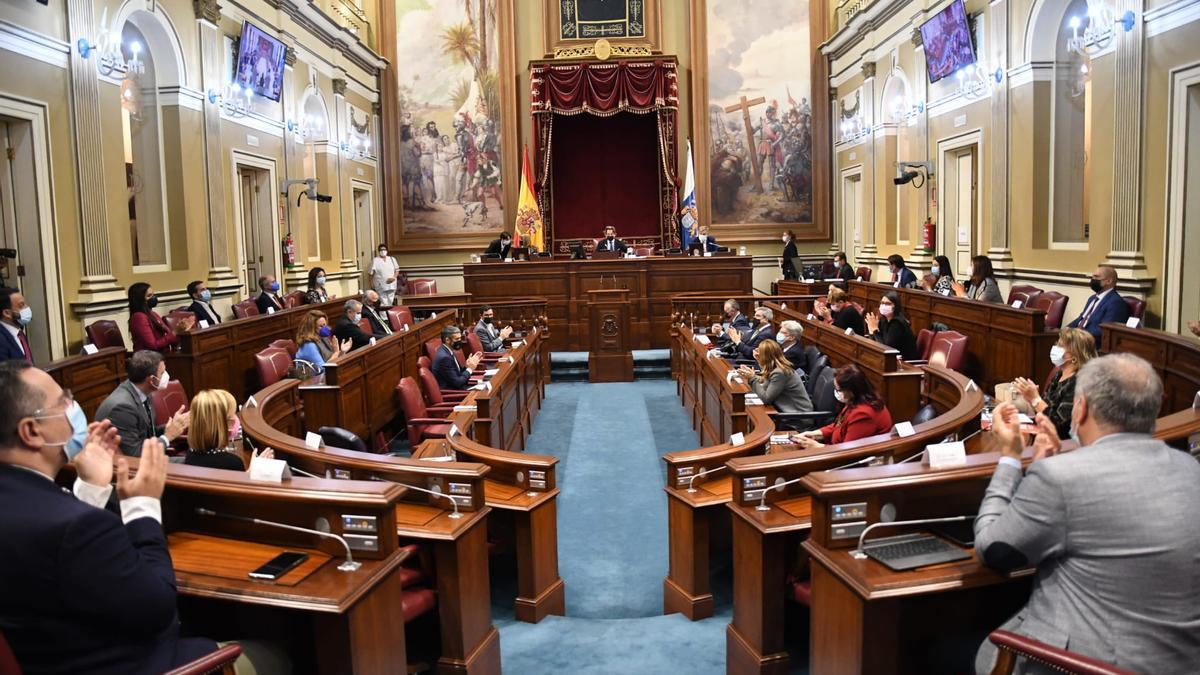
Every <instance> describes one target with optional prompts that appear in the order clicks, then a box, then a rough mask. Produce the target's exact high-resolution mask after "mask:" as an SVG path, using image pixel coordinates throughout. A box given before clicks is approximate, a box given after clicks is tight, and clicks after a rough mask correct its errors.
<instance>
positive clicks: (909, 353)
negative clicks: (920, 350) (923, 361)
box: [871, 316, 917, 361]
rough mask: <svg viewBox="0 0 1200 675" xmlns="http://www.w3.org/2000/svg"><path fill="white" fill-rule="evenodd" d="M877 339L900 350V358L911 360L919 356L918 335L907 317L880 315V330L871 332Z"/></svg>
mask: <svg viewBox="0 0 1200 675" xmlns="http://www.w3.org/2000/svg"><path fill="white" fill-rule="evenodd" d="M871 337H872V338H873V339H874V340H875V341H876V342H880V343H883V344H885V345H887V346H889V347H891V348H892V349H895V350H896V351H898V352H900V358H902V359H904V360H906V361H911V360H913V359H915V358H917V336H916V335H913V331H912V326H910V325H909V324H908V321H907V320H905V319H886V318H884V317H882V316H881V317H879V330H877V331H875V332H874V333H872V334H871Z"/></svg>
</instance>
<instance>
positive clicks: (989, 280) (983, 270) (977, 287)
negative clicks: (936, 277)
mask: <svg viewBox="0 0 1200 675" xmlns="http://www.w3.org/2000/svg"><path fill="white" fill-rule="evenodd" d="M967 274H968V275H969V276H970V279H968V281H970V285H969V286H966V287H964V286H963V285H962V284H961V283H960V282H957V281H954V282H951V287H952V288H953V289H954V294H955V295H957V296H958V297H960V298H970V299H972V300H983V301H984V302H1000V303H1003V302H1004V296H1002V295H1000V284H998V283H996V277H995V276H993V273H992V259H991V258H989V257H987V256H986V255H977V256H975V257H974V258H971V267H970V269H969V270H968V271H967Z"/></svg>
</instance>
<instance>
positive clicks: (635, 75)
mask: <svg viewBox="0 0 1200 675" xmlns="http://www.w3.org/2000/svg"><path fill="white" fill-rule="evenodd" d="M676 71H677V65H676V63H675V61H674V60H673V59H654V60H641V61H616V62H604V63H562V64H558V63H542V64H534V65H533V66H532V67H531V68H530V81H531V89H532V91H531V99H532V100H531V109H532V113H533V128H534V143H535V146H536V147H535V148H534V151H535V157H536V169H535V173H536V178H535V181H536V183H537V189H538V201H539V207H540V208H541V210H542V218H543V222H544V223H545V227H546V233H547V239H548V240H547V242H546V246H547V248H548V249H549V250H551V251H554V252H556V253H568V252H569V251H570V246H571V245H572V244H573V243H575V242H582V243H584V244H585V245H587V246H590V244H591V237H592V236H597V235H598V234H599V232H598V231H592V230H588V231H587V232H582V231H578V230H576V227H575V226H574V224H575V223H579V224H580V225H579V227H591V226H592V225H594V224H592V223H590V222H589V221H587V220H578V219H574V218H572V226H571V227H569V228H568V229H570V230H571V231H569V232H567V231H564V232H556V231H555V226H554V209H553V208H551V206H552V205H554V204H555V201H554V198H555V195H554V181H553V180H552V179H551V178H552V177H553V176H554V175H555V174H554V166H553V161H558V162H560V163H562V162H565V161H571V162H576V163H585V162H589V161H594V160H597V159H600V160H602V161H604V158H605V157H607V158H609V159H608V160H607V162H608V165H593V168H592V171H594V172H606V173H608V174H610V175H612V174H614V173H616V174H620V173H621V172H626V171H628V167H626V166H622V165H621V164H620V162H621V161H623V159H626V158H628V157H629V156H630V154H629V153H622V152H611V153H604V154H603V155H601V156H593V157H586V156H580V154H579V153H573V155H572V156H570V157H569V158H568V157H567V156H563V155H556V153H555V152H554V148H553V144H554V137H555V130H554V122H555V118H556V117H560V116H573V115H581V114H587V115H594V116H597V117H609V116H612V115H616V114H617V113H622V112H627V113H636V114H640V115H651V114H653V115H654V116H655V118H656V127H657V131H658V133H657V141H658V143H657V144H658V148H657V156H658V157H657V158H658V164H659V166H658V167H657V169H658V172H659V174H660V175H659V180H658V181H657V183H658V186H657V195H656V196H657V202H658V203H657V205H656V207H657V212H658V231H657V232H654V233H653V234H651V233H648V232H647V233H645V235H642V233H634V236H632V237H628V238H627V241H630V243H632V244H634V245H648V244H649V245H656V246H661V247H671V246H678V245H679V232H678V228H677V227H675V210H676V208H675V207H676V202H677V200H678V199H677V194H678V190H679V177H678V175H677V172H676V170H675V167H676V164H677V159H676V157H677V148H676V144H677V134H678V115H679V90H678V81H677V72H676ZM589 126H590V125H580V124H569V125H564V127H565V128H567V129H569V130H574V132H576V133H578V131H579V130H586V129H587V128H588V127H589ZM638 139H639V136H638V135H631V136H628V140H629V142H634V143H637V142H639V140H638ZM641 142H642V143H643V144H644V138H642V140H641ZM634 154H636V153H634ZM564 168H566V167H564ZM566 173H568V174H571V175H573V176H575V175H578V174H579V167H578V166H573V167H570V168H568V170H567V172H566ZM635 175H636V174H635ZM643 206H644V207H645V206H648V205H643ZM644 210H645V209H644V208H642V209H635V212H636V211H644ZM560 215H562V214H561V213H560ZM565 224H566V223H565V222H564V225H565ZM613 224H614V225H617V227H618V228H620V227H621V223H620V221H616V222H614V223H613ZM619 231H620V230H619Z"/></svg>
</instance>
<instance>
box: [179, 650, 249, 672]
mask: <svg viewBox="0 0 1200 675" xmlns="http://www.w3.org/2000/svg"><path fill="white" fill-rule="evenodd" d="M241 655H242V646H241V645H239V644H237V643H236V642H231V643H229V644H227V645H225V646H224V647H221V648H220V649H218V650H217V651H215V652H210V653H208V654H205V655H204V656H201V657H200V658H198V659H196V660H195V661H192V662H191V663H189V664H187V665H183V666H180V667H178V668H176V669H175V670H169V671H167V672H166V675H212V674H213V673H221V675H233V673H234V672H235V671H234V670H233V662H234V661H237V659H238V657H239V656H241Z"/></svg>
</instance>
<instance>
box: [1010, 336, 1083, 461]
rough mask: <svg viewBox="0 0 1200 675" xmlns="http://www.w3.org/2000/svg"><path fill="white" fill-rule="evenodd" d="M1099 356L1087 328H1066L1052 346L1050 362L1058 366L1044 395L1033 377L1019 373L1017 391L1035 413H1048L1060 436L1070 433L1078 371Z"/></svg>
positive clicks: (1047, 415)
mask: <svg viewBox="0 0 1200 675" xmlns="http://www.w3.org/2000/svg"><path fill="white" fill-rule="evenodd" d="M1094 358H1096V342H1095V340H1093V339H1092V336H1091V335H1089V334H1088V333H1087V331H1084V330H1081V329H1079V328H1064V329H1063V330H1062V332H1061V333H1059V334H1058V342H1057V343H1056V344H1055V345H1054V346H1053V347H1051V348H1050V362H1051V363H1053V364H1054V365H1055V367H1056V368H1057V369H1058V370H1057V372H1055V373H1054V376H1053V377H1051V378H1050V385H1049V386H1048V387H1046V393H1045V394H1044V395H1042V394H1039V393H1038V386H1037V384H1036V383H1034V382H1033V381H1032V380H1027V379H1025V378H1023V377H1018V378H1017V379H1016V380H1014V381H1013V388H1014V389H1015V390H1016V391H1017V393H1018V394H1020V396H1021V397H1022V398H1024V399H1025V402H1026V403H1028V404H1029V407H1030V408H1032V409H1033V413H1035V414H1042V415H1045V416H1046V418H1047V419H1049V420H1050V422H1051V423H1052V424H1053V425H1054V428H1055V429H1057V430H1058V437H1059V438H1062V439H1066V438H1070V437H1071V408H1072V406H1073V405H1074V403H1075V375H1076V374H1077V373H1078V372H1079V369H1080V368H1082V367H1083V365H1084V364H1085V363H1087V362H1088V361H1091V360H1092V359H1094Z"/></svg>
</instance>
